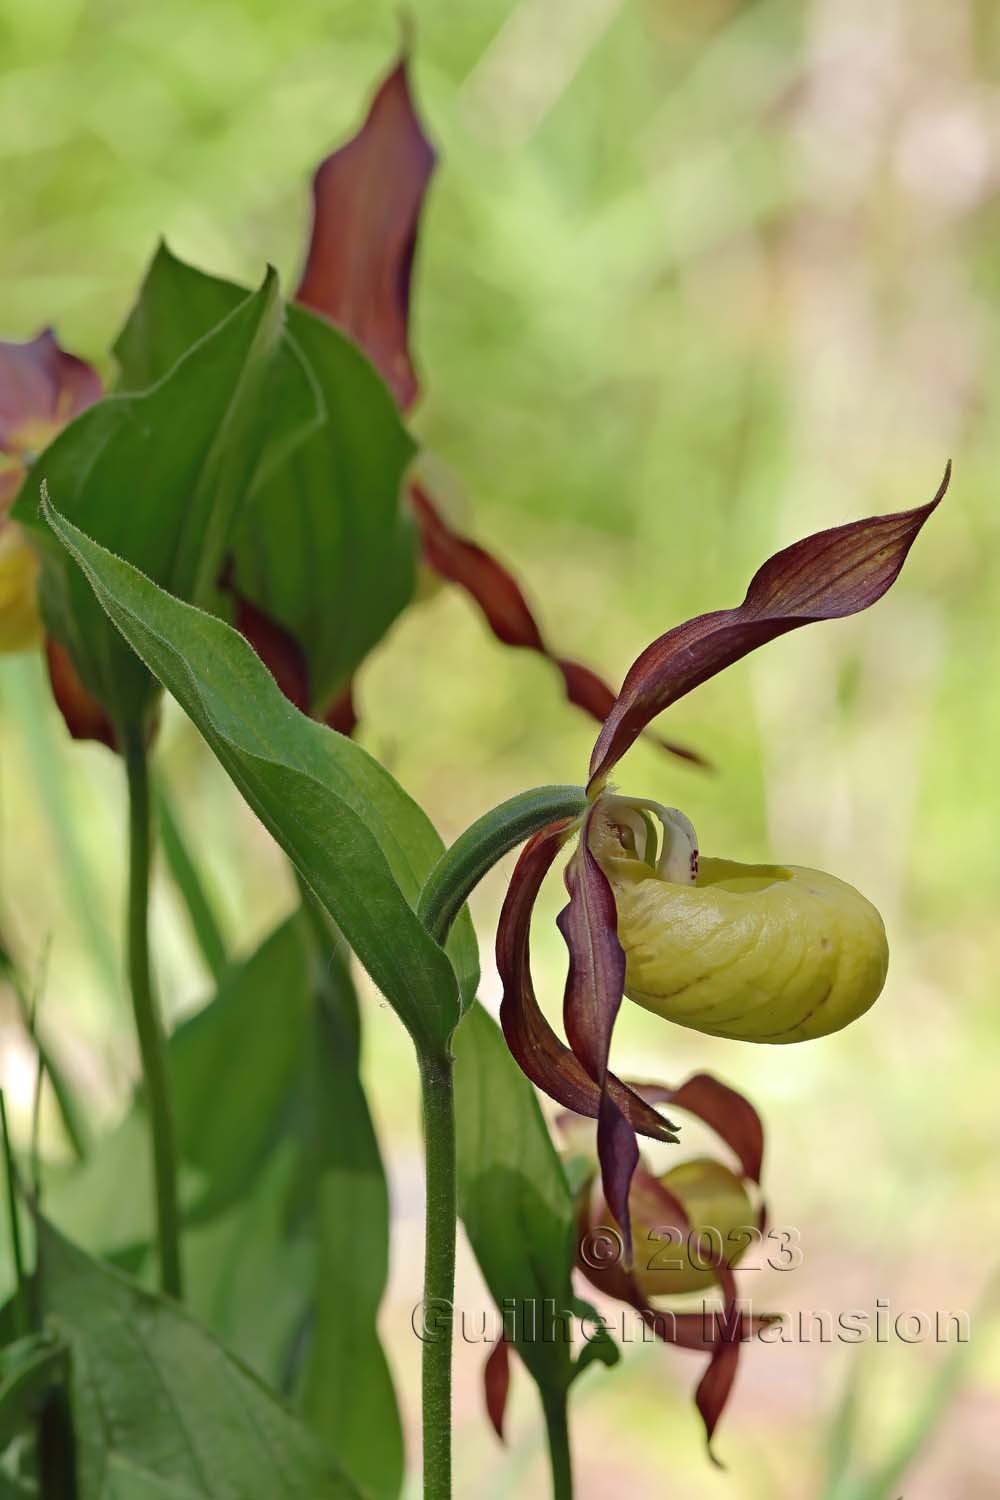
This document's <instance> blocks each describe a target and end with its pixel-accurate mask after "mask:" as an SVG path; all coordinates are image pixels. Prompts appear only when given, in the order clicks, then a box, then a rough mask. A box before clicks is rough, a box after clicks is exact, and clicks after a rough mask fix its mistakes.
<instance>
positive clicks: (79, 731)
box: [45, 635, 118, 750]
mask: <svg viewBox="0 0 1000 1500" xmlns="http://www.w3.org/2000/svg"><path fill="white" fill-rule="evenodd" d="M45 661H46V665H47V667H48V669H49V683H50V685H51V687H52V696H53V698H54V699H55V701H56V706H57V707H58V709H59V712H60V713H61V714H62V716H63V718H64V720H65V721H66V728H67V729H68V730H69V732H70V734H71V735H72V737H73V739H75V740H97V742H98V744H101V745H107V747H108V749H109V750H117V749H118V737H117V735H116V734H115V730H114V725H113V724H112V723H111V720H110V719H109V718H108V716H107V714H106V713H105V711H104V709H103V707H102V706H101V704H100V703H98V701H97V699H96V698H95V697H94V696H93V694H92V693H89V692H88V691H87V689H86V688H85V687H84V685H83V683H82V682H81V681H80V678H79V676H78V675H77V671H76V668H75V667H74V665H73V662H72V659H71V657H70V654H69V652H68V651H67V650H66V648H65V646H63V645H61V644H60V643H59V641H57V640H56V638H55V636H51V635H49V636H46V638H45Z"/></svg>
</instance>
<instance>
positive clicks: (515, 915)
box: [496, 820, 677, 1141]
mask: <svg viewBox="0 0 1000 1500" xmlns="http://www.w3.org/2000/svg"><path fill="white" fill-rule="evenodd" d="M570 827H571V825H570V823H569V821H567V820H564V821H563V822H560V823H552V824H550V825H549V826H548V827H547V828H543V829H541V830H540V832H538V833H536V834H535V835H534V836H533V837H532V838H531V839H529V840H528V842H527V844H525V846H524V849H523V850H522V851H521V857H520V859H519V860H518V862H517V865H516V866H515V868H514V873H513V875H512V876H511V880H510V885H509V887H508V889H507V895H506V897H505V898H504V903H503V907H502V909H501V912H500V920H499V922H498V924H497V944H496V955H497V969H498V971H499V974H500V979H501V982H502V984H503V1001H502V1003H501V1006H500V1024H501V1026H502V1027H503V1033H504V1036H505V1037H506V1039H507V1045H508V1047H509V1048H510V1051H511V1054H512V1055H513V1057H514V1060H515V1061H516V1062H517V1064H518V1066H519V1067H520V1069H521V1071H522V1072H523V1073H524V1074H525V1076H526V1077H528V1078H530V1079H531V1082H532V1083H534V1084H536V1085H537V1087H538V1088H540V1089H542V1090H543V1091H544V1092H545V1093H546V1094H548V1095H549V1097H550V1098H552V1099H554V1100H555V1101H556V1103H557V1104H562V1105H563V1106H564V1107H565V1108H566V1109H571V1110H573V1111H574V1113H575V1114H578V1115H586V1116H587V1117H588V1118H590V1119H592V1120H596V1119H597V1117H598V1114H599V1112H600V1104H601V1090H600V1088H599V1086H598V1085H597V1084H596V1083H595V1082H594V1080H593V1079H592V1078H591V1077H590V1075H589V1074H588V1073H587V1071H586V1070H585V1069H584V1067H583V1066H582V1064H581V1063H580V1060H579V1058H577V1057H576V1056H575V1055H574V1054H573V1052H571V1051H570V1049H569V1048H568V1047H567V1046H566V1044H565V1043H564V1042H562V1041H560V1039H559V1037H557V1036H556V1034H555V1032H554V1031H553V1030H552V1027H551V1026H550V1025H549V1023H548V1021H547V1020H546V1019H545V1017H544V1015H543V1014H542V1012H541V1010H540V1009H539V1006H538V1000H537V998H536V996H535V990H534V985H533V984H532V980H531V964H530V954H529V942H528V939H529V933H530V928H531V913H532V909H533V907H534V904H535V899H536V897H537V895H538V892H539V890H540V888H541V885H542V881H543V880H544V879H545V876H546V874H547V872H548V871H549V869H550V868H551V866H552V863H553V861H554V860H555V858H556V855H557V854H558V853H559V850H560V849H561V848H562V846H563V844H564V843H565V841H566V838H567V836H568V831H569V829H570ZM607 1092H608V1094H609V1095H610V1096H611V1097H612V1098H613V1099H614V1101H615V1103H616V1104H617V1105H618V1107H619V1109H620V1110H621V1111H622V1113H623V1114H624V1115H625V1116H626V1118H627V1119H628V1121H629V1122H630V1124H631V1126H632V1128H633V1129H634V1130H637V1131H639V1132H640V1134H642V1135H648V1136H650V1137H652V1138H653V1139H654V1140H661V1141H673V1140H676V1139H677V1137H676V1136H675V1135H674V1134H673V1127H672V1126H671V1124H670V1123H669V1121H667V1120H665V1119H664V1118H663V1116H662V1115H660V1114H657V1112H656V1110H655V1109H653V1107H652V1106H651V1105H649V1104H647V1103H646V1102H645V1100H644V1099H640V1097H639V1095H638V1094H635V1093H633V1092H632V1090H631V1089H629V1088H627V1087H626V1086H625V1085H624V1084H623V1083H621V1082H620V1080H619V1079H617V1078H615V1077H614V1075H613V1074H610V1073H609V1074H608V1088H607Z"/></svg>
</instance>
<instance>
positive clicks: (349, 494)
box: [53, 245, 416, 712]
mask: <svg viewBox="0 0 1000 1500" xmlns="http://www.w3.org/2000/svg"><path fill="white" fill-rule="evenodd" d="M244 295H245V294H244V293H243V291H242V289H241V288H240V287H238V286H235V285H233V283H232V282H228V281H223V280H220V279H219V278H218V277H214V276H208V275H206V274H205V273H204V272H202V271H198V270H196V269H195V268H194V267H192V266H188V265H185V264H184V263H183V261H180V260H178V259H177V258H176V256H174V255H172V254H171V253H170V251H169V250H168V249H167V248H166V246H162V245H161V247H160V249H159V250H158V252H157V254H156V256H155V257H154V259H153V262H152V264H151V265H150V268H149V271H148V272H147V274H146V279H145V281H144V283H143V287H142V291H141V293H140V295H139V300H138V302H137V303H136V306H135V309H134V310H133V312H132V313H131V315H130V317H129V320H128V322H127V323H126V325H125V327H124V328H123V330H122V332H121V334H120V335H119V338H118V342H117V343H116V345H115V353H116V355H117V357H118V360H119V363H120V365H121V369H122V381H123V384H124V385H126V386H127V387H130V388H132V387H136V386H141V385H143V384H145V383H147V382H149V381H151V380H154V379H158V378H160V377H161V376H162V375H163V374H165V373H166V371H167V370H169V369H171V367H172V366H173V365H174V364H175V363H176V362H177V360H178V359H180V357H181V356H182V355H183V354H184V352H185V350H187V349H188V348H189V347H190V346H191V345H192V344H193V343H195V342H196V341H197V340H198V339H199V338H202V337H203V336H204V334H205V333H206V332H207V331H208V329H210V328H212V327H213V326H214V325H215V324H216V323H217V322H218V321H219V320H220V319H221V318H223V317H225V316H226V315H227V314H228V313H230V312H231V310H232V309H233V308H234V307H235V306H236V305H237V304H238V303H239V301H240V299H241V297H242V296H244ZM287 317H288V325H287V330H286V341H287V342H289V343H291V345H292V346H294V349H295V351H296V352H297V354H298V356H299V357H300V359H301V361H302V363H303V366H304V367H305V369H307V370H308V372H309V376H310V379H311V381H312V384H313V387H314V389H315V391H316V393H317V396H318V401H319V406H320V413H319V418H318V420H317V421H316V423H315V424H313V426H312V427H311V428H310V430H309V432H308V434H306V435H304V437H303V440H302V441H301V442H299V443H297V444H296V445H295V446H294V448H293V449H292V450H291V451H285V452H284V453H283V454H276V453H273V452H271V451H270V450H268V452H267V453H266V455H265V460H264V461H262V464H261V466H260V468H259V469H258V471H257V474H256V476H255V480H254V485H253V489H252V494H251V496H250V499H249V502H248V505H247V508H246V511H245V513H244V515H243V518H242V525H241V529H240V535H239V541H238V545H237V551H236V582H237V584H238V586H239V589H240V591H241V593H243V594H244V595H245V597H246V598H248V599H249V600H251V602H252V603H254V604H255V605H256V606H257V607H258V608H259V609H261V610H263V611H264V613H265V614H267V615H268V616H270V617H271V618H272V619H274V620H277V621H278V622H279V623H280V624H281V625H283V626H284V627H285V629H286V630H288V631H290V632H291V634H292V635H293V636H294V637H295V639H296V640H297V641H298V643H299V644H300V645H301V647H302V649H303V651H304V652H305V655H306V660H307V662H308V666H309V683H310V693H311V700H312V707H313V709H314V710H315V711H320V712H321V711H322V710H323V709H325V708H326V707H327V706H328V705H329V703H330V701H331V699H333V698H334V697H335V695H336V694H337V693H338V691H339V690H340V689H341V687H342V686H343V685H344V683H345V682H346V680H347V678H348V677H349V676H350V675H351V673H352V672H353V671H354V670H355V668H356V667H357V666H358V664H359V663H360V662H361V661H362V660H363V659H364V657H365V656H366V655H367V654H368V652H369V651H370V650H371V648H372V646H374V645H375V643H376V642H377V641H378V640H380V639H381V637H382V636H383V635H384V634H385V632H386V630H387V629H388V627H389V625H390V624H391V623H392V621H393V620H394V619H395V617H396V616H397V615H398V614H399V612H400V610H401V609H403V608H404V607H405V605H406V604H407V603H408V602H409V600H410V599H411V598H412V595H413V589H414V579H415V569H414V559H415V553H416V542H415V536H414V529H413V524H412V521H411V519H410V513H409V509H408V507H407V506H406V505H405V504H403V503H402V496H401V486H402V483H403V475H404V471H405V469H406V466H407V465H408V463H409V462H410V460H411V458H412V457H413V453H414V445H413V442H412V440H411V439H410V437H409V436H408V434H407V433H406V430H405V428H404V427H403V425H402V423H401V421H400V418H399V414H398V411H397V409H396V405H395V402H394V400H393V398H392V396H391V395H390V393H389V392H388V390H387V389H386V387H385V386H384V385H383V383H382V380H381V377H380V376H379V375H378V373H377V371H376V370H375V369H374V367H373V366H372V365H371V364H370V363H369V361H368V359H367V358H366V357H365V355H364V354H362V352H361V351H360V350H359V349H358V348H357V347H356V345H355V344H353V343H352V342H351V340H350V339H348V338H346V337H345V336H344V335H343V334H341V333H340V332H338V330H337V329H336V328H334V327H333V326H332V324H330V323H329V322H327V321H326V320H325V319H323V318H319V317H316V316H315V315H314V314H313V313H311V312H308V311H307V310H306V309H304V308H300V307H295V306H291V307H289V308H288V310H287ZM269 420H270V421H272V422H273V420H274V418H273V417H272V416H270V415H269ZM279 425H281V424H280V423H279ZM53 498H54V499H56V502H57V503H58V497H57V496H55V494H54V492H53ZM84 529H85V530H86V527H84ZM98 540H102V539H101V538H98ZM172 592H175V593H176V592H177V590H172Z"/></svg>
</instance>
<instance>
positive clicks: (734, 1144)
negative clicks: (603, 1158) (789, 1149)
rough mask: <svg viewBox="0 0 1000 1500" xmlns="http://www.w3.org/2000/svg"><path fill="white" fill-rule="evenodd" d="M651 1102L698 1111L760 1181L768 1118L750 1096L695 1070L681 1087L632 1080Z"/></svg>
mask: <svg viewBox="0 0 1000 1500" xmlns="http://www.w3.org/2000/svg"><path fill="white" fill-rule="evenodd" d="M631 1087H632V1088H634V1089H635V1091H636V1093H637V1094H641V1095H642V1097H643V1098H644V1099H646V1100H648V1102H649V1103H650V1104H675V1105H676V1106H677V1108H678V1109H685V1110H687V1112H688V1113H689V1114H692V1115H697V1117H698V1119H699V1120H702V1121H703V1122H704V1123H705V1124H706V1125H707V1126H709V1128H710V1129H711V1130H714V1131H715V1133H716V1135H717V1136H719V1138H720V1139H721V1140H723V1141H725V1143H726V1145H727V1146H728V1147H729V1149H730V1150H731V1151H732V1152H734V1153H735V1155H736V1156H737V1157H738V1158H739V1161H740V1165H741V1167H742V1168H743V1174H744V1176H745V1177H749V1178H750V1180H751V1181H752V1182H756V1183H758V1184H759V1183H760V1174H761V1169H762V1167H763V1163H764V1122H763V1121H762V1120H761V1117H760V1115H759V1114H758V1113H757V1111H756V1109H754V1107H753V1105H752V1104H751V1103H750V1100H749V1099H747V1098H745V1097H744V1095H743V1094H741V1093H739V1092H738V1091H737V1090H736V1089H734V1088H730V1086H729V1084H728V1083H723V1082H722V1080H721V1079H719V1078H715V1077H713V1075H712V1074H711V1073H693V1074H692V1075H691V1077H690V1078H687V1079H685V1081H684V1082H683V1083H682V1084H681V1085H680V1087H679V1088H676V1089H670V1088H666V1087H665V1086H664V1085H663V1084H661V1083H634V1082H633V1083H632V1085H631Z"/></svg>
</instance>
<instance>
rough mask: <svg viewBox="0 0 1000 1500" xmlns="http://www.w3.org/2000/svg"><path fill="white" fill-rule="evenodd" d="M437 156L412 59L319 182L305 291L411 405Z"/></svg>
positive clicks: (301, 294)
mask: <svg viewBox="0 0 1000 1500" xmlns="http://www.w3.org/2000/svg"><path fill="white" fill-rule="evenodd" d="M434 160H435V158H434V150H433V148H432V146H431V144H430V142H429V141H428V139H427V137H426V136H425V135H424V132H423V129H422V127H421V124H420V121H419V120H418V118H417V115H416V112H415V110H414V108H413V100H412V98H411V96H410V88H409V83H408V81H407V76H406V60H405V59H403V60H402V61H401V62H399V63H397V65H396V67H395V68H394V69H393V70H392V72H391V73H390V74H389V76H388V78H386V80H385V82H384V83H383V84H382V85H381V87H380V88H379V90H378V93H377V94H376V95H375V98H374V99H373V100H372V104H371V108H370V110H369V111H368V118H367V119H366V120H365V123H364V125H363V126H362V127H361V129H360V131H359V132H358V134H357V135H356V136H354V137H353V139H351V140H349V141H348V142H347V144H346V145H345V146H341V147H340V149H339V150H337V151H334V152H333V154H332V155H331V156H328V157H327V158H326V160H325V161H324V162H323V163H322V164H321V166H320V167H319V170H318V171H317V173H316V176H315V178H314V179H313V225H312V238H311V239H310V242H309V253H308V256H307V258H306V265H305V270H304V271H303V273H302V282H301V284H300V286H299V289H298V292H297V293H296V297H297V300H298V301H299V302H302V303H304V304H305V305H306V306H307V307H311V308H313V309H314V310H315V311H316V312H319V313H323V314H324V315H325V316H326V317H328V318H330V319H331V320H332V322H334V323H336V324H337V325H338V327H340V328H342V329H344V331H345V332H346V333H349V334H350V336H351V337H352V338H353V339H354V340H355V341H356V342H357V343H358V344H360V346H361V348H362V349H363V350H364V351H365V353H366V354H367V355H368V357H369V359H370V360H371V361H372V363H373V364H374V365H375V367H376V368H377V369H378V370H379V372H380V374H381V375H382V377H383V379H384V380H385V382H386V384H387V385H388V386H389V389H390V390H391V391H392V393H393V395H394V396H395V398H396V400H397V402H398V403H399V406H400V407H401V408H402V410H404V411H405V410H406V409H407V407H409V406H411V405H412V403H413V401H414V399H415V398H416V395H417V379H416V375H415V374H414V370H413V365H412V363H411V361H410V354H409V348H408V343H407V328H408V321H409V310H410V280H411V274H412V270H413V257H414V252H415V250H416V243H417V226H418V224H419V220H420V210H421V207H422V205H423V201H424V193H425V192H426V190H427V184H428V182H429V181H430V177H431V173H432V172H433V170H434Z"/></svg>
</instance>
